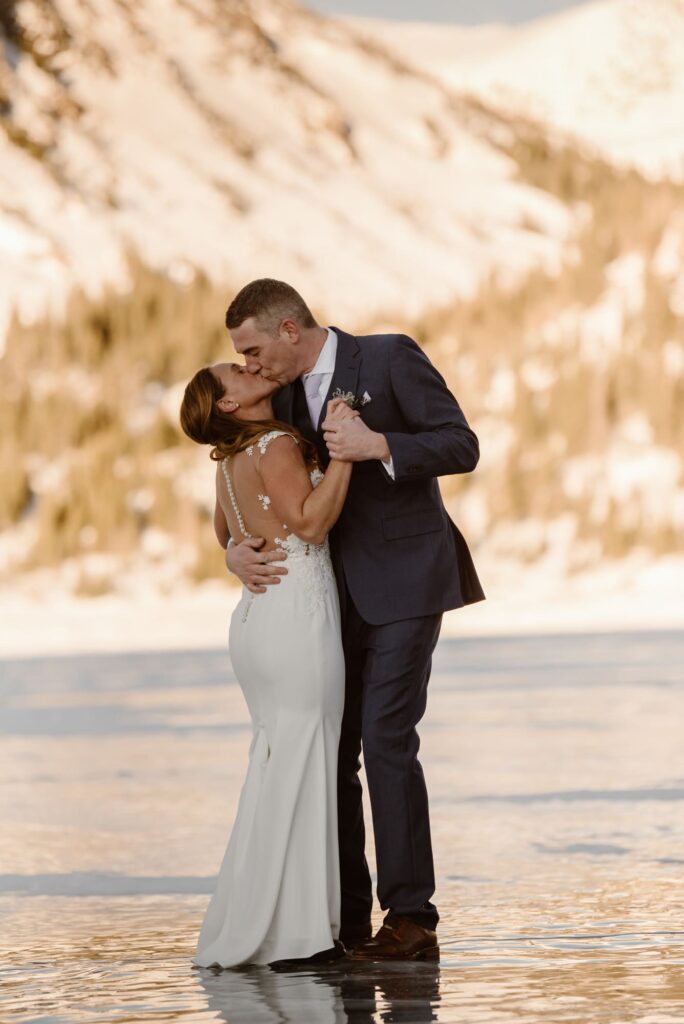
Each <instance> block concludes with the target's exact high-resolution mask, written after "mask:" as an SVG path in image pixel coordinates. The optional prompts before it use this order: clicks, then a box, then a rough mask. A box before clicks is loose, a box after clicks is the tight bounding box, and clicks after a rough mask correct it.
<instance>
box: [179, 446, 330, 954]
mask: <svg viewBox="0 0 684 1024" xmlns="http://www.w3.org/2000/svg"><path fill="white" fill-rule="evenodd" d="M293 443H297V440H296V438H295V437H294V435H292V434H287V433H285V432H284V431H271V432H269V433H267V434H264V435H262V436H261V437H260V438H259V439H258V440H257V442H256V443H255V444H254V445H253V446H251V447H250V448H247V449H245V450H244V451H242V452H239V453H238V454H237V455H235V456H233V457H232V458H230V459H224V460H223V462H222V463H220V467H221V471H222V479H221V481H220V486H219V500H220V502H221V506H222V508H224V512H225V513H226V518H227V521H228V525H229V527H230V532H231V536H232V537H233V538H234V540H235V541H236V542H238V541H240V540H242V539H243V538H244V537H250V536H256V537H264V538H265V540H266V543H265V545H264V550H272V549H273V548H274V547H281V548H283V549H284V550H286V551H287V555H288V557H287V561H286V563H285V565H286V567H287V570H288V574H287V575H286V576H282V577H281V578H280V583H279V584H277V585H275V586H269V587H268V588H267V590H266V593H263V594H252V593H251V592H250V591H248V590H247V588H243V593H242V598H241V600H240V602H239V603H238V605H237V607H236V608H235V611H234V612H233V616H232V618H231V623H230V633H229V647H230V656H231V660H232V663H233V668H234V670H235V675H236V676H237V679H238V682H239V684H240V687H241V689H242V692H243V693H244V696H245V700H246V702H247V706H248V708H249V713H250V715H251V718H252V729H253V735H252V742H251V745H250V748H249V762H248V768H247V775H246V778H245V781H244V784H243V788H242V792H241V794H240V800H239V804H238V810H237V815H236V818H235V822H234V824H233V829H232V832H231V835H230V839H229V841H228V846H227V849H226V852H225V855H224V858H223V862H222V864H221V867H220V870H219V875H218V880H217V885H216V889H215V891H214V894H213V896H212V898H211V901H210V903H209V906H208V908H207V911H206V915H205V917H204V921H203V923H202V927H201V931H200V935H199V939H198V943H197V951H196V954H195V958H194V963H195V964H197V965H199V966H202V967H208V966H211V965H214V964H217V965H219V966H221V967H233V966H237V965H238V964H244V963H255V964H267V963H270V962H271V961H274V960H280V959H289V958H293V957H308V956H311V955H313V954H314V953H317V952H319V951H321V950H324V949H329V948H330V947H331V946H332V945H333V943H334V940H335V939H336V938H337V937H338V935H339V925H340V891H339V889H340V884H339V862H338V845H337V843H338V841H337V748H338V743H339V735H340V726H341V722H342V711H343V705H344V655H343V652H342V643H341V639H340V610H339V599H338V594H337V587H336V584H335V577H334V575H333V570H332V565H331V562H330V554H329V550H328V542H327V539H326V541H325V542H324V543H323V544H320V545H317V544H307V543H305V542H304V541H302V540H300V539H299V538H298V537H296V536H295V535H294V534H293V533H292V532H291V531H290V530H289V528H288V527H287V525H285V524H284V523H282V522H281V521H280V520H279V519H278V518H277V516H276V515H275V513H274V511H273V509H272V508H271V498H270V497H269V495H268V494H266V493H264V491H265V488H264V485H263V481H262V478H261V475H260V472H259V467H260V465H261V464H262V460H263V459H266V458H268V457H269V449H271V452H272V453H273V452H277V446H278V445H285V444H287V445H290V444H293ZM271 446H273V447H272V448H271ZM321 479H322V473H321V472H320V470H313V471H312V473H311V482H312V484H313V485H314V486H315V485H316V484H317V483H318V482H319V481H320V480H321ZM224 485H225V486H224Z"/></svg>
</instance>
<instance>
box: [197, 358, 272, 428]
mask: <svg viewBox="0 0 684 1024" xmlns="http://www.w3.org/2000/svg"><path fill="white" fill-rule="evenodd" d="M211 372H212V373H213V374H214V376H215V377H218V379H219V380H220V381H221V383H222V384H223V388H224V394H223V398H221V399H220V402H219V405H221V407H222V408H223V409H224V411H225V412H230V413H232V414H233V415H234V416H236V417H237V418H238V419H242V417H243V414H245V413H247V414H249V411H250V410H251V409H253V408H254V407H255V406H257V405H259V404H260V403H261V402H263V400H264V399H265V398H268V397H269V396H270V395H272V394H273V393H274V392H275V391H277V390H278V386H279V385H278V383H277V382H276V381H274V380H266V378H265V377H262V376H261V375H260V374H258V373H248V372H247V368H246V367H245V366H240V365H239V363H216V364H215V365H214V366H212V367H211Z"/></svg>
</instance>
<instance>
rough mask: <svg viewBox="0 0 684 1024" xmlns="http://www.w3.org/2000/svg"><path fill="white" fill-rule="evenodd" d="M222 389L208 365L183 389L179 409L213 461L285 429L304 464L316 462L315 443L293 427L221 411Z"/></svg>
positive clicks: (192, 436)
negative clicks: (294, 440)
mask: <svg viewBox="0 0 684 1024" xmlns="http://www.w3.org/2000/svg"><path fill="white" fill-rule="evenodd" d="M224 394H225V389H224V387H223V384H222V383H221V381H220V380H219V378H218V377H217V376H216V375H215V374H214V373H212V371H211V367H209V366H205V367H203V368H202V369H201V370H198V371H197V373H196V374H195V376H194V377H193V378H192V380H191V381H190V383H189V384H188V385H187V387H186V389H185V394H184V395H183V401H182V402H181V408H180V423H181V427H182V428H183V431H184V433H185V434H187V436H188V437H189V438H190V440H191V441H196V442H197V444H211V445H213V446H214V447H213V448H212V449H211V452H210V453H209V454H210V456H211V458H212V459H214V460H215V461H216V462H220V460H221V459H225V458H226V456H228V455H235V454H236V453H237V452H241V451H244V450H245V448H249V446H250V445H252V444H254V443H255V442H256V441H257V440H258V439H259V438H260V437H261V435H262V434H266V433H268V431H269V430H286V431H287V432H288V433H289V434H295V435H296V437H297V438H298V440H299V444H300V449H301V452H302V455H303V456H304V459H305V461H306V462H307V463H315V462H317V453H316V448H315V446H314V445H313V444H312V443H311V442H310V441H307V439H306V438H305V437H302V435H301V434H300V432H299V431H298V430H297V428H296V427H293V426H291V425H290V424H289V423H281V422H280V420H275V419H274V420H251V421H247V420H239V419H238V418H237V416H234V415H233V414H232V413H230V412H223V411H222V410H221V409H219V407H218V401H219V399H220V398H223V396H224Z"/></svg>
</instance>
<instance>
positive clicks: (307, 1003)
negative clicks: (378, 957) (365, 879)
mask: <svg viewBox="0 0 684 1024" xmlns="http://www.w3.org/2000/svg"><path fill="white" fill-rule="evenodd" d="M439 970H440V969H439V965H438V964H425V963H415V964H353V963H346V964H345V963H344V962H342V963H340V964H331V965H329V966H328V967H322V968H319V969H317V970H315V971H313V970H311V969H305V968H299V969H297V970H292V969H285V968H282V969H279V970H278V971H274V970H272V969H270V968H268V967H265V968H259V967H254V968H246V969H244V970H242V971H215V972H214V971H212V970H202V971H198V974H199V981H200V984H201V986H202V988H203V989H204V991H205V993H206V998H207V1005H208V1008H209V1009H210V1010H211V1011H213V1013H214V1014H215V1019H217V1020H224V1021H226V1022H228V1024H234V1022H235V1021H236V1020H239V1021H244V1022H245V1024H247V1022H249V1021H254V1022H255V1024H257V1022H258V1024H282V1022H283V1021H292V1022H305V1021H307V1022H308V1021H311V1022H312V1024H313V1022H316V1024H374V1022H375V1021H378V1020H382V1021H383V1022H387V1024H402V1022H405V1024H409V1022H411V1024H427V1022H429V1021H436V1020H438V1016H437V1005H438V1002H439ZM378 1012H379V1013H380V1014H381V1016H380V1017H378V1016H377V1014H378Z"/></svg>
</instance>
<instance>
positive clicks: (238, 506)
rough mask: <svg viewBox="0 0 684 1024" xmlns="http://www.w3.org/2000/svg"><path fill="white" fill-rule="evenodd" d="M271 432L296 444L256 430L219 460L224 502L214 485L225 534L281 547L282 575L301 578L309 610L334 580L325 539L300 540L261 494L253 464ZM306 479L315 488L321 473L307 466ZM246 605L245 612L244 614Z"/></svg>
mask: <svg viewBox="0 0 684 1024" xmlns="http://www.w3.org/2000/svg"><path fill="white" fill-rule="evenodd" d="M277 437H290V438H292V440H293V441H294V443H295V444H298V443H299V442H298V440H297V438H296V437H295V435H294V434H289V433H287V431H284V430H272V431H269V433H267V434H262V435H261V437H260V438H259V439H258V440H257V441H256V442H255V444H253V445H250V446H249V448H245V450H244V452H239V453H238V454H237V455H235V456H233V457H232V458H230V459H228V458H226V459H223V460H222V462H221V464H220V465H221V472H222V476H223V480H224V482H225V486H226V498H227V501H226V502H225V503H224V501H223V500H221V499H222V495H221V491H220V489H219V491H218V496H219V501H220V502H221V506H222V508H223V510H224V513H225V514H226V519H227V521H228V525H229V527H230V533H231V536H232V537H233V539H234V540H235V541H236V542H239V540H241V539H242V538H245V537H263V538H264V540H265V544H264V547H263V548H262V549H261V550H264V551H272V550H273V549H274V548H277V547H278V548H282V549H283V550H284V551H286V552H287V555H288V558H287V567H288V576H287V577H282V579H283V580H288V579H290V576H291V575H296V576H297V577H298V578H301V577H303V582H304V585H305V586H306V589H307V593H308V594H309V596H310V599H311V607H312V609H313V608H314V607H315V606H316V604H317V603H318V601H319V600H320V598H321V596H322V594H323V593H324V592H325V589H326V588H327V587H328V585H329V583H330V581H331V580H334V575H333V570H332V565H331V562H330V553H329V549H328V540H327V538H326V539H325V541H324V542H323V543H322V544H312V543H310V542H308V541H304V540H302V539H301V537H298V536H297V535H296V534H295V533H293V532H292V530H291V529H290V527H289V526H288V525H287V523H283V522H281V520H280V519H279V518H278V517H277V515H276V513H275V511H274V510H273V507H272V506H273V501H272V496H271V495H269V494H267V493H266V489H265V486H264V482H263V479H262V477H261V474H260V472H259V465H260V462H261V459H262V458H263V457H264V456H265V455H266V452H267V450H268V447H269V445H270V444H271V443H272V442H273V441H274V440H275V439H276V438H277ZM309 478H310V480H311V483H312V485H313V486H314V487H316V486H317V484H319V483H320V482H321V480H322V479H323V473H322V472H321V470H320V469H318V468H315V469H312V470H311V472H310V473H309ZM217 486H218V484H217ZM236 528H237V529H236ZM240 535H241V536H240ZM252 596H254V595H252ZM250 603H251V602H250ZM248 610H249V609H248V608H247V609H246V611H245V617H246V615H247V611H248Z"/></svg>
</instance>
